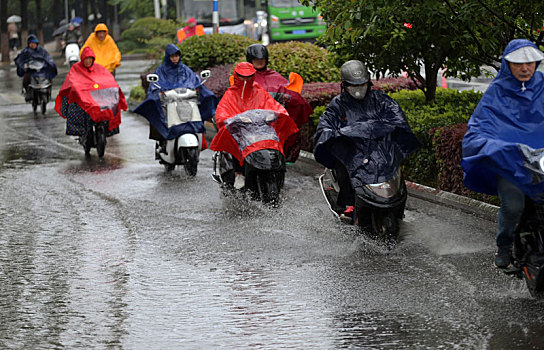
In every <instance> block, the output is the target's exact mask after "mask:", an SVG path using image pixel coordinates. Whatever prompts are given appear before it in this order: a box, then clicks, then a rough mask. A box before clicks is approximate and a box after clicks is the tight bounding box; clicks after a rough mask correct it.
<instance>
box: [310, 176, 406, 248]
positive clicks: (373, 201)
mask: <svg viewBox="0 0 544 350" xmlns="http://www.w3.org/2000/svg"><path fill="white" fill-rule="evenodd" d="M319 185H320V187H321V191H322V193H323V196H324V197H325V200H326V201H327V203H328V206H329V209H330V210H331V212H332V213H333V214H334V215H335V217H336V218H338V219H339V220H340V221H343V222H347V223H350V224H353V225H355V226H358V227H360V228H361V229H362V230H363V231H364V232H367V233H369V234H370V236H371V237H373V238H375V239H377V240H379V241H381V242H385V243H386V244H388V245H394V244H395V243H396V241H397V239H398V235H399V221H400V220H402V219H403V217H404V208H405V206H406V198H407V193H408V192H407V189H406V183H405V182H404V180H403V177H402V174H401V171H400V167H399V168H398V169H396V171H395V172H394V175H393V176H392V177H391V178H390V179H389V180H387V181H385V182H380V183H373V184H365V185H361V186H360V187H356V188H354V190H355V206H354V212H353V218H352V219H349V218H348V219H347V220H346V218H345V217H344V216H342V215H341V213H342V212H343V211H344V209H345V208H341V207H340V206H338V205H337V198H338V194H339V192H340V186H339V185H338V181H337V176H336V173H335V171H334V170H332V169H326V170H325V172H324V173H323V174H322V175H321V176H320V177H319Z"/></svg>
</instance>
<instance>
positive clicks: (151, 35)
mask: <svg viewBox="0 0 544 350" xmlns="http://www.w3.org/2000/svg"><path fill="white" fill-rule="evenodd" d="M178 26H179V25H178V24H176V22H174V21H172V20H165V19H160V18H154V17H144V18H140V19H138V20H136V21H135V22H134V23H133V24H132V25H131V26H130V28H129V29H127V30H125V31H124V32H123V33H122V34H121V37H122V38H123V40H122V41H121V42H120V43H119V49H120V50H121V52H123V53H148V54H150V55H151V56H153V57H161V56H162V55H164V48H165V47H166V45H168V44H171V43H175V42H176V40H177V39H176V32H177V30H178Z"/></svg>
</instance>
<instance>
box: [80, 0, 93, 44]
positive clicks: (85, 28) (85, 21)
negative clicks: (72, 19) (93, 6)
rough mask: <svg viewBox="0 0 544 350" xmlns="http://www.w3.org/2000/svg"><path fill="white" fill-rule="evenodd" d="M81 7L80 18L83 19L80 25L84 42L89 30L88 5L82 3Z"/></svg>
mask: <svg viewBox="0 0 544 350" xmlns="http://www.w3.org/2000/svg"><path fill="white" fill-rule="evenodd" d="M82 5H83V7H82V10H83V12H82V16H81V17H83V23H81V35H82V36H83V41H85V40H87V37H88V36H89V34H90V29H91V28H89V4H88V3H87V2H86V1H84V2H83V4H82Z"/></svg>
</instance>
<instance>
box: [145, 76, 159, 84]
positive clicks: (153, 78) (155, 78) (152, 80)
mask: <svg viewBox="0 0 544 350" xmlns="http://www.w3.org/2000/svg"><path fill="white" fill-rule="evenodd" d="M145 80H147V82H149V83H156V82H158V81H159V76H158V75H157V74H148V75H147V76H146V77H145Z"/></svg>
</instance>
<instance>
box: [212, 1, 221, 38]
mask: <svg viewBox="0 0 544 350" xmlns="http://www.w3.org/2000/svg"><path fill="white" fill-rule="evenodd" d="M218 2H219V0H213V12H212V25H213V34H217V33H219V11H218Z"/></svg>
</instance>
